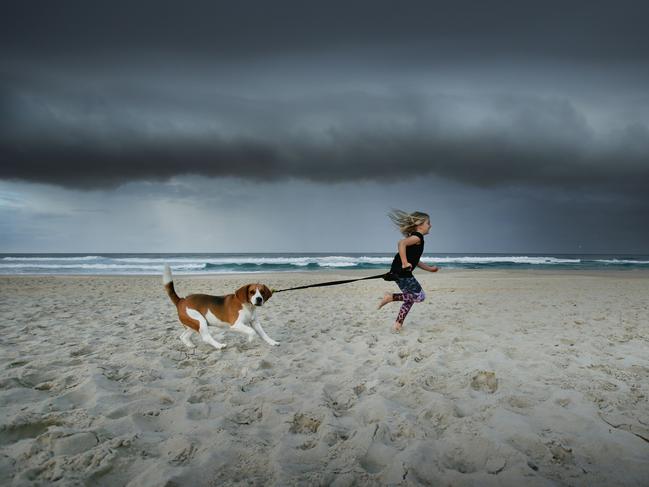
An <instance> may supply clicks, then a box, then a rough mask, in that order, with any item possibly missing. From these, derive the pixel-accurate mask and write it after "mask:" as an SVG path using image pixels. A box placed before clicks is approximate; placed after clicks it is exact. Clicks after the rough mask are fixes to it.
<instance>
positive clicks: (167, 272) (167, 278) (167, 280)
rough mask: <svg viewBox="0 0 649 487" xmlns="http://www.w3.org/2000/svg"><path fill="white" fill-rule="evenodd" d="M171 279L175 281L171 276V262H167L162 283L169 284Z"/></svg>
mask: <svg viewBox="0 0 649 487" xmlns="http://www.w3.org/2000/svg"><path fill="white" fill-rule="evenodd" d="M171 281H173V278H172V277H171V269H170V268H169V264H165V271H164V275H163V276H162V284H165V285H167V284H169V283H170V282H171Z"/></svg>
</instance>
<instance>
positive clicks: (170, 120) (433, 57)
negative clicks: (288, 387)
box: [0, 1, 649, 194]
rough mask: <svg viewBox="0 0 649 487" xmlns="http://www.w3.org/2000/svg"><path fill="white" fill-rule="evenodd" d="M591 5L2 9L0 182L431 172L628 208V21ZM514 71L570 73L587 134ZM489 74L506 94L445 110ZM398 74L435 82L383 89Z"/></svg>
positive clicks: (481, 95) (632, 48)
mask: <svg viewBox="0 0 649 487" xmlns="http://www.w3.org/2000/svg"><path fill="white" fill-rule="evenodd" d="M592 3H593V2H570V3H569V4H565V3H561V4H559V3H557V4H552V3H547V2H544V3H543V4H538V5H537V6H530V5H529V4H528V5H524V4H523V2H498V3H492V2H490V3H489V4H485V5H482V6H479V5H477V4H475V2H467V3H465V4H462V3H456V2H454V3H453V4H452V6H450V5H451V4H448V3H443V4H434V3H431V2H408V3H407V4H405V5H402V4H397V3H395V2H376V1H375V2H348V3H344V4H343V3H340V4H335V3H331V2H326V3H313V2H281V3H279V2H238V3H236V5H235V4H233V3H231V2H223V3H217V2H203V3H201V2H199V3H197V2H192V3H191V4H190V5H182V6H181V4H173V3H164V2H157V1H156V2H129V3H120V2H106V3H102V4H98V3H95V2H93V3H88V2H66V1H63V2H42V3H40V4H37V3H16V4H14V5H12V6H10V7H8V8H6V10H7V11H8V12H7V15H3V16H2V20H1V21H0V22H1V25H0V27H1V28H0V46H1V47H0V52H1V53H2V56H3V63H2V71H1V72H0V75H2V84H1V85H0V116H1V120H0V128H1V129H2V133H1V134H0V178H3V179H10V180H11V179H20V180H26V181H34V182H44V183H53V184H57V185H61V186H65V187H75V188H86V189H88V188H110V187H115V186H118V185H120V184H123V183H126V182H129V181H132V180H164V179H168V178H170V177H172V176H175V175H183V174H200V175H205V176H210V177H222V176H237V177H241V178H244V179H251V180H255V181H267V180H277V179H286V178H300V179H305V180H311V181H317V182H327V183H329V182H340V181H354V180H374V181H385V182H390V181H393V180H405V179H409V178H413V177H416V176H419V175H427V174H430V175H439V176H443V177H446V178H450V179H454V180H458V181H461V182H465V183H469V184H472V185H479V186H493V185H500V184H518V183H522V184H530V185H555V186H566V187H571V188H574V187H579V186H583V185H591V186H597V187H600V188H603V189H607V190H612V191H618V192H619V191H630V192H636V193H637V194H643V191H646V189H647V188H646V185H647V181H649V168H648V165H647V160H649V137H648V133H647V120H648V119H647V113H649V108H648V102H647V93H646V88H641V87H639V86H641V83H639V82H638V80H645V81H646V78H647V74H648V72H649V70H648V69H647V66H648V64H647V59H649V43H647V42H646V35H645V26H646V22H645V21H646V18H647V7H645V5H644V4H643V3H640V2H633V3H631V2H628V3H616V4H615V7H614V8H613V7H603V6H601V5H593V4H592ZM523 60H524V62H525V63H527V64H526V66H536V69H537V70H543V68H544V67H545V66H546V65H547V64H545V63H550V65H552V63H555V65H556V63H567V64H569V65H570V66H573V64H574V66H575V68H574V69H575V71H574V73H573V76H574V77H576V78H577V79H578V80H579V82H578V83H577V84H578V89H579V90H582V91H583V92H584V93H589V92H595V93H596V95H597V97H598V100H597V101H598V102H599V101H601V100H602V99H603V100H607V101H608V102H609V104H612V105H614V107H613V109H612V110H610V112H607V113H604V114H603V115H602V114H601V113H598V114H597V116H595V117H594V118H593V116H592V115H591V114H590V113H589V110H590V109H592V108H593V107H592V106H587V105H588V103H587V102H584V101H583V100H581V101H580V102H579V103H577V102H576V101H574V99H573V98H572V97H571V96H572V95H570V94H565V95H547V94H544V93H545V91H544V90H543V89H542V88H544V83H547V84H549V85H552V84H555V85H556V84H561V83H562V82H565V80H563V79H562V78H560V76H558V74H559V71H556V72H546V73H544V74H543V77H542V79H540V80H539V81H537V86H531V85H528V84H525V83H521V81H520V79H519V78H516V69H517V68H516V65H517V63H519V62H523ZM496 62H497V63H500V65H502V66H504V69H502V71H500V72H498V73H497V76H498V77H500V78H501V82H502V86H506V85H507V86H516V85H520V86H518V88H519V89H517V90H514V91H515V92H517V93H518V94H511V95H503V94H502V93H506V92H507V91H508V90H507V89H506V88H499V89H495V90H494V89H493V87H494V86H498V85H497V83H496V84H495V85H493V84H492V86H491V87H486V88H485V90H482V91H480V90H474V91H473V92H472V93H464V94H460V95H457V94H455V95H452V94H449V93H452V92H453V88H454V86H455V85H456V84H458V83H460V84H461V83H462V82H465V81H466V78H465V79H463V78H462V74H463V73H464V74H465V75H467V77H473V78H474V79H478V80H480V79H482V76H484V73H485V72H486V71H485V69H486V68H485V66H487V67H488V66H489V65H490V63H496ZM458 65H461V66H469V67H470V69H469V70H468V71H462V70H460V71H458V72H453V70H452V69H450V68H449V67H451V68H453V67H457V66H458ZM151 66H155V69H154V70H153V71H152V72H151V73H148V72H147V69H148V68H149V67H151ZM161 66H163V67H161ZM313 66H321V67H320V70H321V71H319V72H318V73H317V74H315V75H314V74H312V72H311V71H312V67H313ZM584 66H588V69H594V70H595V71H596V72H601V71H606V70H607V69H608V68H609V67H610V66H615V70H616V73H618V72H619V76H620V77H621V78H622V79H627V80H628V79H630V80H631V81H632V82H631V84H632V85H633V86H632V88H633V90H631V91H633V92H634V93H636V99H635V102H634V101H631V102H628V101H627V102H625V104H621V105H620V104H618V102H617V99H618V98H619V94H618V93H617V92H616V89H618V88H619V87H620V82H617V84H616V82H613V83H612V84H611V85H610V86H607V87H604V88H602V87H601V86H598V82H600V78H595V79H590V78H589V77H587V76H584V73H586V71H580V70H581V69H582V68H583V67H584ZM447 68H448V69H447ZM583 69H585V68H583ZM183 70H185V71H183ZM400 72H413V73H417V74H422V79H424V80H425V79H427V78H426V77H427V76H431V75H433V76H435V75H439V74H440V73H451V74H449V75H448V76H449V79H448V80H447V81H446V84H445V86H443V87H432V88H431V87H418V88H396V89H394V88H391V85H392V84H393V83H398V80H399V73H400ZM377 73H381V77H380V78H377V76H376V74H377ZM458 73H460V74H458ZM580 75H581V76H580ZM415 76H416V75H415ZM255 79H260V81H259V82H257V83H256V84H255V82H254V81H251V80H255ZM269 79H270V80H272V81H273V83H270V82H265V81H266V80H269ZM226 81H228V82H229V84H228V83H226ZM341 82H342V84H343V85H344V87H343V88H339V87H337V86H338V85H339V84H340V83H341ZM377 84H379V85H381V89H380V90H379V92H377V91H376V90H373V88H372V87H373V86H376V85H377ZM424 84H425V82H424ZM477 84H478V85H479V83H477ZM226 85H227V87H226ZM239 85H246V88H245V89H244V88H241V89H239ZM350 85H351V86H356V87H357V88H355V89H352V88H349V86H350ZM475 86H476V83H474V84H473V87H475ZM386 87H387V88H386ZM291 90H294V91H295V92H296V93H297V94H292V93H291ZM535 90H536V91H538V93H536V92H535ZM559 91H561V90H559ZM287 93H289V94H287ZM573 93H574V88H573ZM610 100H613V101H610ZM631 105H633V107H634V108H633V109H632V108H631ZM584 107H585V108H584ZM595 108H597V107H595ZM634 110H635V111H634ZM595 111H597V110H595ZM600 111H601V110H600ZM629 113H634V115H633V116H629V115H628V114H629ZM601 119H603V122H602V121H601ZM593 120H594V121H593Z"/></svg>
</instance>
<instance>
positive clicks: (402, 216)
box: [388, 209, 430, 237]
mask: <svg viewBox="0 0 649 487" xmlns="http://www.w3.org/2000/svg"><path fill="white" fill-rule="evenodd" d="M388 216H389V217H390V220H392V223H394V224H395V225H396V226H397V227H399V231H400V232H401V233H402V234H403V235H404V236H406V237H407V236H408V235H410V234H411V233H412V232H414V231H415V229H416V228H417V227H418V226H419V225H421V224H422V223H424V222H425V221H426V220H430V217H429V216H428V215H427V214H426V213H422V212H421V211H413V212H412V213H406V212H405V211H401V210H397V209H392V211H390V213H388Z"/></svg>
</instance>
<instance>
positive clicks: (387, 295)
mask: <svg viewBox="0 0 649 487" xmlns="http://www.w3.org/2000/svg"><path fill="white" fill-rule="evenodd" d="M391 302H392V294H391V293H385V296H383V299H382V300H381V302H380V303H379V307H378V309H381V308H382V307H383V306H385V305H386V304H388V303H391Z"/></svg>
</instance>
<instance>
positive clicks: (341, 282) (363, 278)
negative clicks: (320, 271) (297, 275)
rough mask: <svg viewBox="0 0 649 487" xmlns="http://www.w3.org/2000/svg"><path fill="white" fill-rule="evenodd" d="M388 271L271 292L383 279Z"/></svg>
mask: <svg viewBox="0 0 649 487" xmlns="http://www.w3.org/2000/svg"><path fill="white" fill-rule="evenodd" d="M389 274H390V273H389V272H388V273H385V274H379V275H377V276H369V277H361V278H359V279H345V280H342V281H329V282H320V283H318V284H309V285H307V286H297V287H290V288H287V289H271V292H272V293H273V294H275V293H283V292H284V291H296V290H297V289H307V288H310V287H324V286H335V285H337V284H347V283H349V282H356V281H367V280H368V279H379V278H383V279H385V277H386V276H388V275H389Z"/></svg>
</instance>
